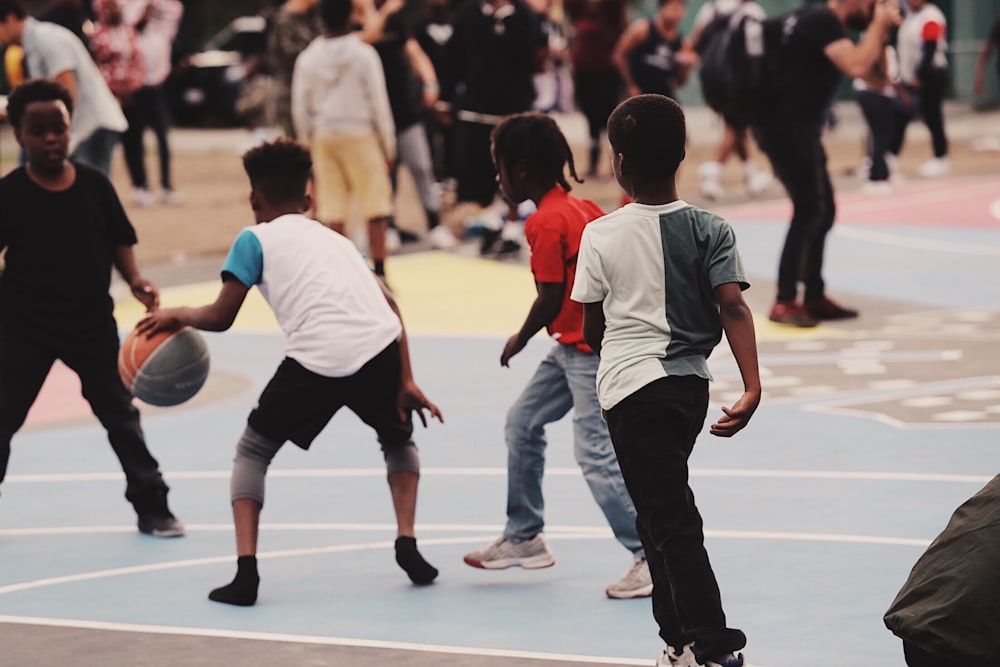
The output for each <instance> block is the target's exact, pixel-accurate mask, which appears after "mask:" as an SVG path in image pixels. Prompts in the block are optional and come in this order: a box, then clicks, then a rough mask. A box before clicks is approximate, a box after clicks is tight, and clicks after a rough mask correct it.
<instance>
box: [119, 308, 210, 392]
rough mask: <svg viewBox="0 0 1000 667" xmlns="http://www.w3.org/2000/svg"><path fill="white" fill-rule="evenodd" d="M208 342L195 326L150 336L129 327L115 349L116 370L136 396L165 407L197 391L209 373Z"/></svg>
mask: <svg viewBox="0 0 1000 667" xmlns="http://www.w3.org/2000/svg"><path fill="white" fill-rule="evenodd" d="M208 365H209V364H208V345H206V344H205V338H204V337H203V336H202V335H201V333H199V332H198V330H197V329H192V328H191V327H184V328H182V329H179V330H177V331H159V332H157V333H155V334H153V336H152V337H150V338H146V336H145V335H143V334H136V332H135V330H133V331H132V333H130V334H129V335H128V336H126V337H125V340H124V341H122V346H121V349H120V350H119V351H118V372H119V373H120V374H121V376H122V381H123V382H124V383H125V387H126V388H127V389H128V390H129V391H130V392H132V395H133V396H135V397H136V398H138V399H139V400H141V401H143V402H145V403H149V404H150V405H156V406H160V407H166V406H171V405H179V404H180V403H183V402H184V401H186V400H188V399H189V398H191V397H192V396H194V395H195V394H197V393H198V390H199V389H201V387H202V385H204V384H205V379H206V378H207V377H208Z"/></svg>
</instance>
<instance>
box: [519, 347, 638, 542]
mask: <svg viewBox="0 0 1000 667" xmlns="http://www.w3.org/2000/svg"><path fill="white" fill-rule="evenodd" d="M598 362H599V359H598V357H597V355H595V354H590V353H587V352H581V351H580V350H577V349H576V348H575V347H573V346H571V345H555V346H554V347H553V348H552V351H551V352H549V354H548V356H547V357H545V359H544V360H542V363H541V364H539V366H538V370H536V371H535V375H534V377H532V378H531V380H530V381H529V382H528V386H527V387H525V388H524V391H523V392H521V395H520V396H519V397H518V399H517V401H515V402H514V405H512V406H511V408H510V410H509V411H508V412H507V424H506V427H505V428H504V436H505V437H506V439H507V527H506V528H505V529H504V537H505V538H506V539H509V540H514V541H523V540H530V539H531V538H532V537H534V536H535V535H537V534H538V533H540V532H542V529H543V528H544V527H545V520H544V518H543V512H544V509H545V501H544V500H543V498H542V474H543V473H544V472H545V446H546V444H547V441H546V439H545V426H546V425H547V424H551V423H552V422H555V421H558V420H560V419H562V418H563V417H564V416H565V415H566V414H567V413H568V412H569V411H570V409H572V410H573V455H574V456H575V458H576V462H577V464H579V466H580V469H581V470H582V471H583V477H584V479H585V480H586V481H587V485H588V486H589V487H590V492H591V494H593V496H594V500H596V501H597V504H598V505H599V506H600V508H601V511H603V512H604V516H605V517H606V518H607V520H608V524H609V525H610V526H611V530H612V531H613V532H614V534H615V537H616V538H617V539H618V541H619V542H621V543H622V544H623V545H624V546H625V548H626V549H628V550H629V551H631V552H632V553H633V554H636V555H641V554H642V553H643V550H642V542H641V540H640V539H639V534H638V531H637V529H636V525H635V507H633V506H632V499H631V498H629V495H628V489H626V488H625V481H624V480H623V479H622V473H621V470H620V469H619V467H618V458H617V457H616V456H615V451H614V448H613V447H612V445H611V438H610V437H609V436H608V427H607V424H605V423H604V418H603V417H602V415H601V406H600V404H599V403H598V402H597V364H598Z"/></svg>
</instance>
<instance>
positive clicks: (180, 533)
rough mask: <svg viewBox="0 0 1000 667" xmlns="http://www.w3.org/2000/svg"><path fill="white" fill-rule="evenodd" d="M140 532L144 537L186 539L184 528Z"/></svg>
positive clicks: (141, 530)
mask: <svg viewBox="0 0 1000 667" xmlns="http://www.w3.org/2000/svg"><path fill="white" fill-rule="evenodd" d="M139 532H140V533H142V534H143V535H150V536H152V537H184V529H183V528H174V529H171V530H156V529H153V530H143V529H142V528H140V529H139Z"/></svg>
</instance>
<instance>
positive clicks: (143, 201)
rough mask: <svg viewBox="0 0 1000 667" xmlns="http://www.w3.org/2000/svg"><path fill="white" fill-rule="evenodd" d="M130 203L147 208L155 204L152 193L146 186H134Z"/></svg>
mask: <svg viewBox="0 0 1000 667" xmlns="http://www.w3.org/2000/svg"><path fill="white" fill-rule="evenodd" d="M132 203H133V204H135V205H136V206H141V207H143V208H148V207H150V206H152V205H153V204H155V203H156V202H155V201H154V200H153V193H152V192H150V191H149V190H147V189H146V188H136V189H135V190H133V191H132Z"/></svg>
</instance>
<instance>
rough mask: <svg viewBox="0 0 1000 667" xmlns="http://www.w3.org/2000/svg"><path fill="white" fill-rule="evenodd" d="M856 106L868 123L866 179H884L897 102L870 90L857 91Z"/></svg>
mask: <svg viewBox="0 0 1000 667" xmlns="http://www.w3.org/2000/svg"><path fill="white" fill-rule="evenodd" d="M858 106H860V107H861V113H862V114H864V117H865V122H866V123H868V135H869V136H868V157H869V158H870V159H871V167H870V168H869V171H868V180H870V181H885V180H888V179H889V165H888V164H886V161H885V154H886V153H887V152H888V151H889V146H890V144H891V143H892V140H893V137H894V136H895V133H896V132H895V126H896V118H897V114H898V112H897V109H898V108H899V103H898V102H897V101H896V100H894V99H893V98H891V97H888V96H886V95H883V94H882V93H877V92H875V91H872V90H859V91H858Z"/></svg>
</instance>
